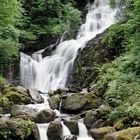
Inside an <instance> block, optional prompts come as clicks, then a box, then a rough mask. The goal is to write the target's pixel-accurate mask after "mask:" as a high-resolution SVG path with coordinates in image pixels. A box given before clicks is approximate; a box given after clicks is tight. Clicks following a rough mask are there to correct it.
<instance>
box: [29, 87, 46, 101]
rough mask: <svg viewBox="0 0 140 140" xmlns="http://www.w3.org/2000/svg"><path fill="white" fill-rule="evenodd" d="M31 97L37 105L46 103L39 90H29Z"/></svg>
mask: <svg viewBox="0 0 140 140" xmlns="http://www.w3.org/2000/svg"><path fill="white" fill-rule="evenodd" d="M29 95H30V96H31V98H32V100H33V101H35V102H36V103H43V102H44V99H43V97H42V96H41V95H40V94H39V92H38V90H35V89H29Z"/></svg>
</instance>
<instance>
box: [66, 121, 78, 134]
mask: <svg viewBox="0 0 140 140" xmlns="http://www.w3.org/2000/svg"><path fill="white" fill-rule="evenodd" d="M64 124H65V125H66V126H67V127H68V128H69V130H70V132H71V134H73V135H78V134H79V128H78V122H77V121H76V120H66V119H65V120H64Z"/></svg>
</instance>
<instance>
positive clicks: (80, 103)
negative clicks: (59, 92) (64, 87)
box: [62, 93, 101, 112]
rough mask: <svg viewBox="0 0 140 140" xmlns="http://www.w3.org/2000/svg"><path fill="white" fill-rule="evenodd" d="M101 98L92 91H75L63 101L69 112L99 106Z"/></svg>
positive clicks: (64, 107)
mask: <svg viewBox="0 0 140 140" xmlns="http://www.w3.org/2000/svg"><path fill="white" fill-rule="evenodd" d="M100 104H101V101H100V99H99V98H98V97H97V96H96V95H94V94H92V93H73V94H71V95H70V96H68V97H66V99H65V100H63V102H62V107H63V109H64V110H65V111H67V112H80V111H84V110H88V109H94V108H98V107H99V105H100Z"/></svg>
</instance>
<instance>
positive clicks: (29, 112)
mask: <svg viewBox="0 0 140 140" xmlns="http://www.w3.org/2000/svg"><path fill="white" fill-rule="evenodd" d="M11 117H14V118H23V119H31V120H32V121H35V119H36V117H37V112H36V111H35V110H33V109H31V108H29V107H27V106H25V105H15V106H13V107H12V108H11Z"/></svg>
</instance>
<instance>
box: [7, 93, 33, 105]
mask: <svg viewBox="0 0 140 140" xmlns="http://www.w3.org/2000/svg"><path fill="white" fill-rule="evenodd" d="M5 97H7V98H8V99H9V101H11V102H13V103H14V104H21V105H22V104H29V103H31V98H30V97H29V96H26V95H24V94H20V93H19V92H14V91H11V92H7V93H6V95H5Z"/></svg>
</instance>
